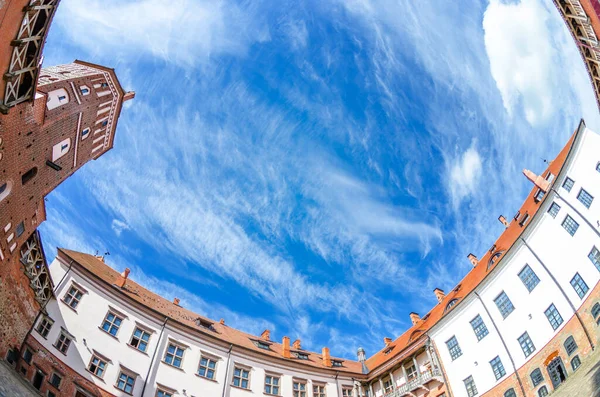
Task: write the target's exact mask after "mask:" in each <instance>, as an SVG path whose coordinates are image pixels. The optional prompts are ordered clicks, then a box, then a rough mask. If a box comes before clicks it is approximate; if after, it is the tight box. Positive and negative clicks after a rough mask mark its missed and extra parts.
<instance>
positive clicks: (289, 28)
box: [284, 20, 308, 50]
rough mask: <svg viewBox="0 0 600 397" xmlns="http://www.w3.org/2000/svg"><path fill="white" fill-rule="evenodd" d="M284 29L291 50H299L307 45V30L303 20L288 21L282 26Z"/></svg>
mask: <svg viewBox="0 0 600 397" xmlns="http://www.w3.org/2000/svg"><path fill="white" fill-rule="evenodd" d="M284 29H285V31H286V33H287V35H288V37H289V40H290V43H291V44H292V48H293V49H296V50H298V49H301V48H304V47H306V45H307V44H308V29H306V23H305V22H304V21H303V20H294V21H289V22H287V23H285V24H284Z"/></svg>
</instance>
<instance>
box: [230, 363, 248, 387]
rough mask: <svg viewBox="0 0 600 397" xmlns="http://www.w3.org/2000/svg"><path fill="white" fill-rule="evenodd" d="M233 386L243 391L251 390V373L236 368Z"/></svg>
mask: <svg viewBox="0 0 600 397" xmlns="http://www.w3.org/2000/svg"><path fill="white" fill-rule="evenodd" d="M233 385H234V386H235V387H241V388H242V389H249V388H250V371H248V370H247V369H244V368H238V367H235V368H234V370H233Z"/></svg>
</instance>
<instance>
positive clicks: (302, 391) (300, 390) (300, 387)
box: [292, 381, 307, 397]
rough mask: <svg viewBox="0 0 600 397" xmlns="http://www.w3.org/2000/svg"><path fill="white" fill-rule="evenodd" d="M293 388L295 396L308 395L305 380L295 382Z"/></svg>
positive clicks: (302, 396)
mask: <svg viewBox="0 0 600 397" xmlns="http://www.w3.org/2000/svg"><path fill="white" fill-rule="evenodd" d="M292 389H293V394H292V396H293V397H307V395H306V383H305V382H300V381H296V382H294V384H293V385H292Z"/></svg>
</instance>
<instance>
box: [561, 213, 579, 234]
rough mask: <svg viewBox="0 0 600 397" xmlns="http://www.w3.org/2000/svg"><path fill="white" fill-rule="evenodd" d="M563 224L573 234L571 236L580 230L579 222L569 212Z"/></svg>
mask: <svg viewBox="0 0 600 397" xmlns="http://www.w3.org/2000/svg"><path fill="white" fill-rule="evenodd" d="M561 226H562V227H563V229H565V230H566V231H567V233H569V234H570V235H571V237H573V236H575V233H577V230H579V223H578V222H577V221H576V220H575V219H574V218H573V217H572V216H571V215H569V214H567V215H566V216H565V219H563V221H562V223H561Z"/></svg>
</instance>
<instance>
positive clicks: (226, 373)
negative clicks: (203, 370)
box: [221, 344, 233, 397]
mask: <svg viewBox="0 0 600 397" xmlns="http://www.w3.org/2000/svg"><path fill="white" fill-rule="evenodd" d="M231 350H233V344H231V345H229V351H228V352H227V365H225V380H224V381H223V393H222V394H221V396H222V397H225V390H227V376H229V361H230V360H231Z"/></svg>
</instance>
